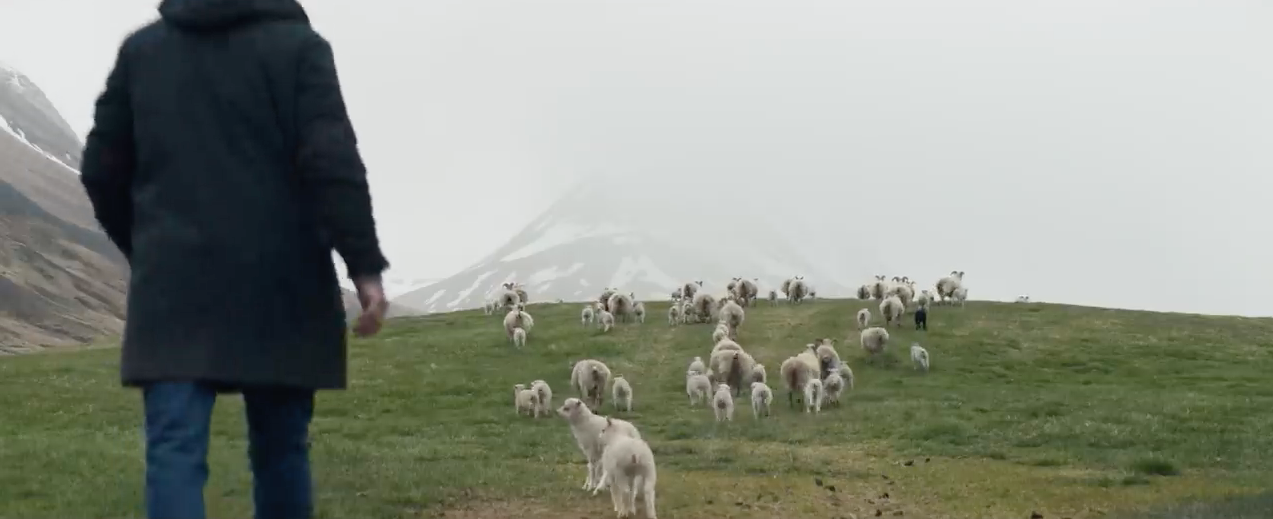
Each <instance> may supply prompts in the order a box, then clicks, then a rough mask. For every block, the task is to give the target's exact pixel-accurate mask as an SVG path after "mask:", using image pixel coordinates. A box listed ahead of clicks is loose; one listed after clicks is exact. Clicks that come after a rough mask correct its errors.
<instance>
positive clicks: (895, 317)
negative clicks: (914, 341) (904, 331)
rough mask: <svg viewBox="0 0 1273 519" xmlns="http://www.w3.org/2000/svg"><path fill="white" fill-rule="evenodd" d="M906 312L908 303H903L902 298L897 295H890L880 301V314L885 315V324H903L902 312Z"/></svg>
mask: <svg viewBox="0 0 1273 519" xmlns="http://www.w3.org/2000/svg"><path fill="white" fill-rule="evenodd" d="M905 312H906V305H905V304H902V300H901V299H900V298H898V297H897V296H888V298H886V299H884V301H881V302H880V314H881V315H883V316H884V326H885V327H887V326H888V325H890V324H893V323H897V326H901V325H902V314H903V313H905Z"/></svg>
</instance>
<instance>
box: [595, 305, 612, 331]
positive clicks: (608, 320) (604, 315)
mask: <svg viewBox="0 0 1273 519" xmlns="http://www.w3.org/2000/svg"><path fill="white" fill-rule="evenodd" d="M599 315H600V317H599V318H598V319H597V324H598V325H599V326H601V333H606V332H609V331H610V329H611V328H614V314H612V313H610V312H607V311H605V310H602V311H601V313H600V314H599Z"/></svg>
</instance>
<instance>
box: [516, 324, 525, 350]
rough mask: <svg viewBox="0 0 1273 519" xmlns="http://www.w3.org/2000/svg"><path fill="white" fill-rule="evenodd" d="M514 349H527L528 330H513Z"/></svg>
mask: <svg viewBox="0 0 1273 519" xmlns="http://www.w3.org/2000/svg"><path fill="white" fill-rule="evenodd" d="M513 347H514V348H517V349H519V350H520V349H522V348H525V347H526V330H523V329H521V328H513Z"/></svg>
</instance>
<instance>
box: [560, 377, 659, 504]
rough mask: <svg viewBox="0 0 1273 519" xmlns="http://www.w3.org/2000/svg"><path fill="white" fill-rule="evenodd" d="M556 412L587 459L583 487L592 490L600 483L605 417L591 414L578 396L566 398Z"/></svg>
mask: <svg viewBox="0 0 1273 519" xmlns="http://www.w3.org/2000/svg"><path fill="white" fill-rule="evenodd" d="M557 414H558V415H559V416H561V417H562V418H564V419H565V420H566V423H567V424H569V425H570V433H571V434H572V435H574V437H575V443H577V444H578V445H579V450H580V451H581V452H583V455H584V458H585V459H587V460H588V478H587V479H586V480H585V481H584V484H583V489H584V490H592V489H593V487H594V486H595V485H600V484H601V464H600V459H601V456H600V455H601V445H600V443H601V431H602V430H604V429H605V427H606V424H607V418H606V417H604V416H598V415H596V414H593V412H592V410H591V409H589V408H588V405H587V404H585V403H583V402H582V401H580V400H579V399H578V398H567V399H566V401H565V402H564V403H562V405H561V407H560V408H558V409H557ZM629 425H631V424H629ZM633 432H635V428H634V430H633ZM637 434H638V436H639V433H637Z"/></svg>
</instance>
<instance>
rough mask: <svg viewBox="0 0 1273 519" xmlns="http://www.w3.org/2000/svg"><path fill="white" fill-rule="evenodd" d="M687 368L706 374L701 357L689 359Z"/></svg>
mask: <svg viewBox="0 0 1273 519" xmlns="http://www.w3.org/2000/svg"><path fill="white" fill-rule="evenodd" d="M689 370H690V371H692V372H694V373H700V374H706V373H707V367H706V366H704V365H703V357H694V360H691V361H690V368H689Z"/></svg>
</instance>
